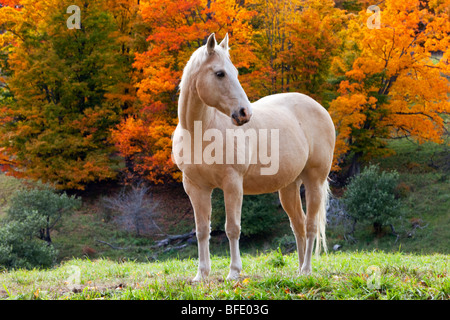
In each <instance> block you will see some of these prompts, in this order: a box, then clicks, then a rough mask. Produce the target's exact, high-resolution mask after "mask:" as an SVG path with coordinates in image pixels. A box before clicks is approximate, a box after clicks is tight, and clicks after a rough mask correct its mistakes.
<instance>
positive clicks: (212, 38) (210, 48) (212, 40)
mask: <svg viewBox="0 0 450 320" xmlns="http://www.w3.org/2000/svg"><path fill="white" fill-rule="evenodd" d="M216 45H217V42H216V36H215V35H214V33H211V35H210V36H209V37H208V41H206V49H207V50H208V54H211V53H213V52H214V48H215V47H216Z"/></svg>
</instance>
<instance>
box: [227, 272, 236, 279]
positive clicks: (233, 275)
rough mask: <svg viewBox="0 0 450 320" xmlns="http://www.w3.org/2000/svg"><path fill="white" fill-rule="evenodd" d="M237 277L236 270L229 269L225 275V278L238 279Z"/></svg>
mask: <svg viewBox="0 0 450 320" xmlns="http://www.w3.org/2000/svg"><path fill="white" fill-rule="evenodd" d="M238 279H239V272H236V271H230V273H229V274H228V276H227V280H238Z"/></svg>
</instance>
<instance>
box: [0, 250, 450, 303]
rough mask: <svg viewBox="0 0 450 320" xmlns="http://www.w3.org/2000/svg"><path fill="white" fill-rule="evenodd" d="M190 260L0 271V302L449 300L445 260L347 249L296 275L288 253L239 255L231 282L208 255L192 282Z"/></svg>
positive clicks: (224, 267) (222, 260)
mask: <svg viewBox="0 0 450 320" xmlns="http://www.w3.org/2000/svg"><path fill="white" fill-rule="evenodd" d="M196 264H197V262H196V260H193V259H183V260H178V259H171V260H167V261H164V262H153V263H138V262H132V261H126V262H122V263H119V262H114V261H111V260H107V259H98V260H89V259H74V260H71V261H67V262H65V263H63V264H61V266H58V267H57V268H54V269H50V270H32V271H22V270H19V271H12V272H3V273H1V274H0V283H2V287H0V297H1V298H6V299H75V300H79V299H80V300H85V299H87V300H92V299H102V300H103V299H104V300H109V299H127V300H129V299H132V300H141V299H169V300H174V299H195V300H216V299H217V300H220V299H226V300H231V299H232V300H240V299H258V300H259V299H265V300H266V299H277V300H284V299H288V300H292V299H302V300H303V299H308V300H309V299H319V300H320V299H389V300H391V299H420V300H422V299H439V300H441V299H449V298H450V279H449V277H448V256H446V255H440V254H434V255H427V256H418V255H407V254H402V253H395V254H385V253H382V252H355V253H337V254H328V255H322V256H320V258H319V259H317V258H314V260H313V274H312V275H311V276H299V275H298V273H297V270H298V269H297V268H298V267H297V256H296V254H289V255H282V254H281V253H280V252H277V251H273V252H271V253H268V254H258V255H244V256H243V267H244V270H243V272H242V275H241V278H240V279H239V281H226V280H224V278H225V277H226V275H227V272H228V265H229V260H228V259H227V258H226V257H218V256H213V257H212V274H211V275H210V278H209V279H208V280H206V281H204V282H201V283H192V282H191V280H190V279H191V278H192V277H193V276H194V275H195V272H196V267H197V266H196Z"/></svg>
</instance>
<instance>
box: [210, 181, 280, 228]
mask: <svg viewBox="0 0 450 320" xmlns="http://www.w3.org/2000/svg"><path fill="white" fill-rule="evenodd" d="M282 217H283V216H282V215H281V214H279V213H278V205H277V195H276V194H273V193H268V194H261V195H245V196H244V200H243V203H242V213H241V234H242V235H243V236H253V235H264V234H267V233H270V232H271V231H272V230H273V228H274V227H276V225H277V224H278V223H279V222H280V220H281V218H282ZM211 227H212V229H213V230H220V231H225V204H224V198H223V192H222V190H220V189H215V190H214V191H213V194H212V223H211Z"/></svg>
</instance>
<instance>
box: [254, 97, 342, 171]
mask: <svg viewBox="0 0 450 320" xmlns="http://www.w3.org/2000/svg"><path fill="white" fill-rule="evenodd" d="M252 107H253V111H254V113H255V114H257V113H261V116H262V117H265V118H271V119H276V118H277V117H279V116H280V115H283V117H286V118H290V119H292V121H296V122H297V123H298V125H299V127H300V128H301V130H302V131H303V133H304V135H305V136H306V139H307V140H308V149H309V157H308V163H307V166H323V167H327V168H328V170H329V167H330V166H331V162H332V158H333V151H334V145H335V139H336V136H335V128H334V124H333V121H332V119H331V117H330V115H329V113H328V111H327V110H326V109H325V108H324V107H323V106H322V105H321V104H319V103H318V102H317V101H316V100H314V99H313V98H311V97H309V96H307V95H305V94H301V93H297V92H290V93H279V94H274V95H270V96H266V97H264V98H262V99H260V100H258V101H256V102H254V103H253V104H252Z"/></svg>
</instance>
